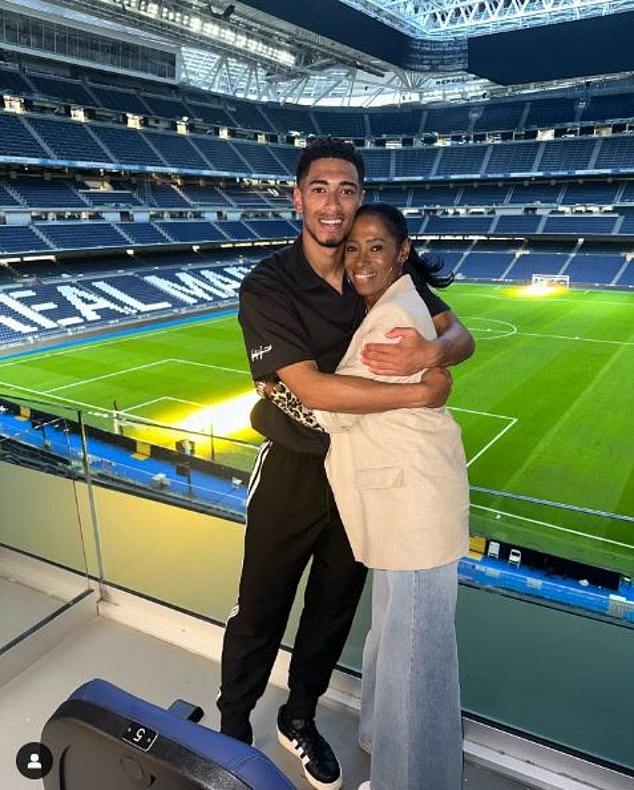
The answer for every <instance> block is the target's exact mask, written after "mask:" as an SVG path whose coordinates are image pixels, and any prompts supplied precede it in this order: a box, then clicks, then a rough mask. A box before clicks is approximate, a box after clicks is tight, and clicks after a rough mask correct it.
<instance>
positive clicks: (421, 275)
mask: <svg viewBox="0 0 634 790" xmlns="http://www.w3.org/2000/svg"><path fill="white" fill-rule="evenodd" d="M366 214H375V215H376V216H377V217H380V218H381V219H382V220H383V222H385V224H386V225H387V228H388V230H389V232H390V234H391V235H392V236H393V237H394V239H395V240H396V242H397V244H402V243H403V242H404V241H405V239H407V238H409V230H408V228H407V222H406V220H405V217H404V216H403V214H402V212H401V211H399V210H398V209H397V208H394V206H390V204H389V203H364V204H363V206H361V208H360V209H359V210H358V211H357V217H362V216H364V215H366ZM443 265H444V260H443V259H442V258H441V257H440V256H438V255H435V256H433V257H430V256H427V255H424V256H423V255H419V254H418V252H417V251H416V248H415V247H414V244H413V243H412V245H411V246H410V250H409V256H408V258H407V260H406V261H405V264H404V266H403V271H404V272H405V273H406V274H411V275H412V279H414V280H416V279H417V278H418V279H422V280H424V281H425V282H426V283H428V284H429V285H433V286H434V288H446V287H447V286H448V285H451V283H452V282H453V279H454V274H453V272H449V274H438V272H439V271H440V270H441V269H442V267H443Z"/></svg>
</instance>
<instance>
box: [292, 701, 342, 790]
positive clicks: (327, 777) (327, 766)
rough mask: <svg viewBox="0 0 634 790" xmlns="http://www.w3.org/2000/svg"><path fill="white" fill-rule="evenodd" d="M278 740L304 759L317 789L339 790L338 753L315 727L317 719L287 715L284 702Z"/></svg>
mask: <svg viewBox="0 0 634 790" xmlns="http://www.w3.org/2000/svg"><path fill="white" fill-rule="evenodd" d="M277 740H278V741H279V742H280V744H281V745H282V746H283V747H284V748H285V749H288V751H289V752H292V753H293V754H294V755H295V756H296V757H299V759H300V760H301V761H302V765H303V766H304V775H305V776H306V779H308V781H309V782H310V784H311V785H312V786H313V787H316V788H317V790H339V788H340V787H341V786H342V785H343V777H342V775H341V766H340V765H339V762H338V760H337V758H336V757H335V753H334V752H333V750H332V749H331V748H330V746H329V745H328V743H327V742H326V739H325V738H323V737H322V736H321V735H320V734H319V733H318V732H317V727H315V722H314V720H313V719H291V721H290V722H287V721H286V720H285V719H284V706H282V707H281V708H280V710H279V713H278V714H277Z"/></svg>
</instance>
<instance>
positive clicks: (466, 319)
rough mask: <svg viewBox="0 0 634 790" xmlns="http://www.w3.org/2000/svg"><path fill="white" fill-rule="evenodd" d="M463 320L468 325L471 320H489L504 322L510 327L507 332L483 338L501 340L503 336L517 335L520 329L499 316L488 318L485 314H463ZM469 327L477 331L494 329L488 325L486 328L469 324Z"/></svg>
mask: <svg viewBox="0 0 634 790" xmlns="http://www.w3.org/2000/svg"><path fill="white" fill-rule="evenodd" d="M462 321H463V323H465V324H467V325H468V324H469V322H470V321H488V322H489V323H491V324H502V325H503V326H505V327H509V328H510V329H509V330H508V331H506V332H501V331H500V334H496V335H494V336H493V337H483V338H481V339H482V340H499V339H500V338H503V337H510V336H511V335H516V334H517V331H518V330H517V327H516V326H515V324H512V323H511V322H510V321H501V320H500V319H499V318H487V317H485V316H477V315H474V316H463V317H462ZM468 328H469V330H470V331H471V332H476V333H478V332H492V331H494V330H492V329H491V327H486V326H485V327H484V328H478V327H477V326H475V327H470V326H468Z"/></svg>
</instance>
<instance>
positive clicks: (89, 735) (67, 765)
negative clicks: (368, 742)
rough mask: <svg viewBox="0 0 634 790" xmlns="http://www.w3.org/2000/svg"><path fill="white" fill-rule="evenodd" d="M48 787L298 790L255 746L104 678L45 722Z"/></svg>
mask: <svg viewBox="0 0 634 790" xmlns="http://www.w3.org/2000/svg"><path fill="white" fill-rule="evenodd" d="M42 743H44V744H45V745H46V746H48V748H49V749H50V750H51V752H52V754H53V768H52V770H51V772H50V773H49V774H48V776H46V777H45V778H44V788H45V790H86V788H88V787H89V788H90V789H91V790H139V788H144V787H151V788H152V790H295V788H294V785H293V784H291V782H290V781H289V780H288V779H287V778H286V776H284V774H282V772H281V771H280V770H279V769H278V768H277V767H276V766H275V765H274V764H273V763H272V762H271V760H269V759H268V757H266V756H265V755H264V754H262V753H261V752H259V751H258V750H257V749H254V748H252V747H251V746H247V745H246V744H244V743H241V742H240V741H236V740H234V739H233V738H228V737H227V736H225V735H221V734H220V733H218V732H215V731H214V730H210V729H208V728H207V727H203V726H202V725H200V724H195V723H194V722H192V721H187V720H184V719H181V718H179V717H178V716H176V715H175V714H174V713H171V712H170V711H167V710H163V709H162V708H159V707H157V706H155V705H152V704H151V703H149V702H146V701H144V700H142V699H139V698H138V697H134V696H132V695H131V694H128V693H127V692H125V691H123V690H122V689H120V688H118V687H116V686H113V685H112V684H110V683H107V682H106V681H104V680H92V681H90V682H89V683H86V684H85V685H83V686H81V687H80V688H78V689H77V690H76V691H75V692H74V693H73V694H72V695H71V696H70V698H69V699H68V700H67V701H66V702H64V703H62V705H60V707H59V708H58V709H57V710H56V711H55V713H54V714H53V715H52V716H51V718H50V719H49V720H48V721H47V723H46V724H45V726H44V730H43V732H42Z"/></svg>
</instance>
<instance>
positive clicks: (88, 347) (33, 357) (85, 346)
mask: <svg viewBox="0 0 634 790" xmlns="http://www.w3.org/2000/svg"><path fill="white" fill-rule="evenodd" d="M232 318H235V315H224V316H221V317H220V318H212V317H210V318H205V319H204V320H202V321H189V322H187V323H184V324H179V325H178V326H172V327H166V328H165V329H155V330H154V331H152V329H151V328H148V329H144V330H141V331H138V332H130V333H128V334H127V335H125V336H124V337H114V338H112V340H99V338H95V339H93V340H90V341H88V342H86V343H78V344H77V345H73V346H72V347H71V348H66V349H64V350H63V351H53V352H50V353H48V352H46V351H42V353H41V354H28V355H27V356H26V357H24V358H19V359H16V360H14V361H13V362H0V369H2V368H10V367H12V366H13V365H24V364H27V363H29V362H33V361H37V360H40V359H44V358H45V359H51V357H60V356H64V355H65V354H74V353H75V352H76V351H92V350H93V349H94V347H95V346H96V345H99V347H101V346H111V345H114V344H115V343H123V342H125V341H128V340H134V339H136V338H137V336H138V335H141V334H142V335H145V334H149V333H151V334H152V336H153V337H154V336H155V335H164V334H165V333H166V332H176V331H180V330H181V329H190V328H191V327H193V326H200V325H201V324H206V323H211V322H212V321H214V322H218V323H220V322H222V321H228V320H229V319H232ZM60 342H62V341H61V339H60ZM64 342H67V341H64Z"/></svg>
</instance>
